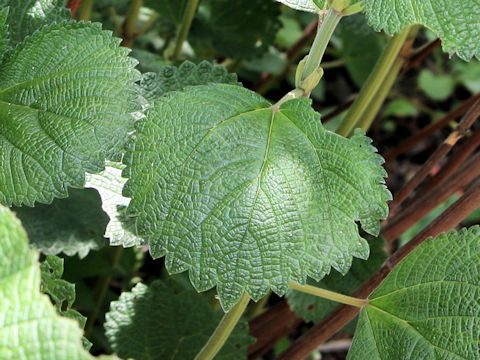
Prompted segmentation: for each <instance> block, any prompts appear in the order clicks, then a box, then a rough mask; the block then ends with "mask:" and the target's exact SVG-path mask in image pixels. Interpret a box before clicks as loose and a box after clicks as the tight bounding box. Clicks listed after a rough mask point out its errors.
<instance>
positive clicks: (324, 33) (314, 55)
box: [302, 9, 343, 80]
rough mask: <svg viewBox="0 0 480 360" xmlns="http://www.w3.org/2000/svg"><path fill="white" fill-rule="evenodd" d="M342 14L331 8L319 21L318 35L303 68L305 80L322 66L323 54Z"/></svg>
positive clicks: (303, 78)
mask: <svg viewBox="0 0 480 360" xmlns="http://www.w3.org/2000/svg"><path fill="white" fill-rule="evenodd" d="M342 16H343V15H342V14H341V13H339V12H338V11H336V10H334V9H330V10H328V12H327V15H326V16H325V19H323V21H321V22H319V24H318V31H317V35H316V36H315V40H314V41H313V45H312V48H311V49H310V52H309V54H308V57H307V62H306V64H305V68H304V69H303V73H302V80H305V79H306V78H307V77H308V76H309V75H311V74H313V72H314V71H316V70H317V68H318V67H319V66H320V63H321V62H322V58H323V55H324V54H325V49H326V48H327V46H328V43H329V42H330V38H331V37H332V35H333V32H334V31H335V29H336V27H337V25H338V23H339V22H340V20H341V19H342Z"/></svg>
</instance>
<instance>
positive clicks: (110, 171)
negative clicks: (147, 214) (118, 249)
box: [85, 161, 145, 247]
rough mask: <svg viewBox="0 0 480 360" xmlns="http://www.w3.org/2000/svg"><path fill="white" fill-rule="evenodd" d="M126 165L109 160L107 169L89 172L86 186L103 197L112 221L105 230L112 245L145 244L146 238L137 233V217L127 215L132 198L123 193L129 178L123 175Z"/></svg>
mask: <svg viewBox="0 0 480 360" xmlns="http://www.w3.org/2000/svg"><path fill="white" fill-rule="evenodd" d="M124 168H125V165H123V164H121V163H114V162H111V161H109V162H107V166H106V167H105V170H104V171H102V172H101V173H99V174H87V182H86V183H85V187H88V188H93V189H95V190H97V191H98V193H99V194H100V197H101V198H102V208H103V210H104V211H105V212H106V213H107V214H108V216H109V218H110V221H109V222H108V225H107V229H106V230H105V237H107V238H109V241H110V245H112V246H118V245H121V246H123V247H131V246H141V245H144V242H145V241H144V240H143V239H142V238H140V237H138V236H137V235H136V230H135V219H133V218H131V217H128V216H127V215H126V209H127V206H128V204H129V203H130V199H129V198H126V197H124V196H123V195H122V190H123V186H124V185H125V182H126V181H127V179H125V178H123V177H122V170H123V169H124Z"/></svg>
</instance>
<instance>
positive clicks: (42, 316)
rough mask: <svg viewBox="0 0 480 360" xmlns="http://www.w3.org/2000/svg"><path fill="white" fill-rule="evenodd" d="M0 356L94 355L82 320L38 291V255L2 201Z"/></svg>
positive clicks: (76, 359)
mask: <svg viewBox="0 0 480 360" xmlns="http://www.w3.org/2000/svg"><path fill="white" fill-rule="evenodd" d="M0 239H1V240H2V241H0V357H1V358H2V359H45V360H47V359H65V360H80V359H82V360H83V359H85V360H87V359H93V358H92V357H91V356H90V355H89V354H88V353H87V352H86V351H84V350H83V347H82V342H81V337H82V331H81V330H80V328H79V327H78V324H77V323H76V322H75V321H74V320H71V319H67V318H64V317H62V316H60V315H58V314H56V312H55V308H54V307H53V306H52V304H51V303H50V300H49V299H48V297H47V296H46V295H44V294H42V293H41V292H40V267H39V264H38V255H37V254H36V253H35V252H34V251H32V250H30V249H29V248H28V240H27V237H26V235H25V232H24V231H23V229H22V227H21V226H20V222H19V221H18V220H17V219H15V217H14V216H13V214H12V213H11V212H10V211H9V210H8V209H7V208H5V207H3V206H0Z"/></svg>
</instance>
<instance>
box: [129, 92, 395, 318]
mask: <svg viewBox="0 0 480 360" xmlns="http://www.w3.org/2000/svg"><path fill="white" fill-rule="evenodd" d="M136 137H137V139H136V141H135V142H134V143H133V145H132V148H131V149H130V150H129V151H128V152H127V154H126V156H125V159H124V160H125V163H126V164H127V168H126V170H125V171H124V174H125V176H126V177H128V178H129V180H128V181H127V183H126V185H125V189H124V195H125V196H128V197H131V198H132V201H131V202H130V205H129V209H128V212H129V214H130V215H131V216H138V218H137V230H138V232H139V234H141V235H145V236H147V237H148V238H149V245H150V252H151V254H152V255H153V256H154V257H160V256H163V255H165V254H166V266H167V269H168V270H169V271H170V272H174V273H175V272H182V271H185V270H190V278H191V280H192V282H193V284H194V286H195V287H196V289H197V290H200V291H202V290H206V289H209V288H211V287H213V286H215V285H217V288H218V293H219V296H220V300H221V303H222V306H223V307H224V309H226V310H228V309H230V308H231V307H232V306H233V305H234V304H235V303H236V302H237V301H238V299H239V298H240V296H241V295H242V293H243V291H244V290H246V291H247V292H248V294H249V295H250V296H251V297H252V298H253V299H259V298H261V297H262V296H264V295H265V294H266V293H267V291H268V290H269V289H273V290H274V291H275V292H277V293H278V294H280V295H283V294H284V293H285V291H286V290H287V288H288V283H289V281H290V280H295V281H297V282H300V283H305V281H306V277H307V275H309V276H311V277H313V278H315V279H318V280H319V279H321V278H322V277H323V276H325V275H326V274H327V273H328V272H329V271H330V268H331V267H332V266H333V267H334V268H335V269H337V270H339V271H340V272H343V273H345V272H346V271H347V270H348V269H349V267H350V264H351V261H352V256H356V257H360V258H367V257H368V251H369V250H368V244H367V242H366V241H365V240H364V239H362V238H361V237H360V236H359V234H358V229H357V225H356V224H355V221H356V220H359V221H360V223H361V224H362V227H363V228H364V229H365V230H366V231H367V232H369V233H372V234H376V233H378V231H379V222H378V219H381V218H384V217H385V216H386V215H387V211H388V208H387V205H386V201H387V200H389V199H390V193H389V192H388V190H386V188H385V186H384V185H383V182H384V180H383V178H384V176H385V171H384V170H383V168H382V167H381V163H382V162H383V160H382V159H381V157H380V156H379V155H377V154H375V149H374V148H373V147H371V146H370V140H369V139H368V138H366V137H365V136H364V135H362V134H360V133H357V134H356V135H355V136H353V137H352V138H351V139H345V138H342V137H340V136H338V135H336V134H333V133H330V132H328V131H326V130H325V129H324V128H323V127H322V125H321V122H320V118H319V115H318V114H317V113H315V112H314V111H313V110H312V109H311V102H310V100H308V99H299V100H294V101H289V102H287V103H285V104H284V105H283V106H282V107H281V108H280V109H279V110H278V111H274V110H273V109H272V107H271V104H270V103H268V102H267V101H266V100H264V99H263V98H262V97H260V96H259V95H257V94H255V93H253V92H251V91H249V90H247V89H244V88H242V87H239V86H233V85H218V84H214V85H213V84H212V85H205V86H196V87H190V88H188V89H187V90H186V91H185V92H183V93H180V92H175V93H170V94H168V95H167V96H165V97H162V98H160V99H159V100H157V101H156V102H155V103H154V105H153V106H152V107H151V108H150V109H149V111H148V112H147V115H146V119H145V120H143V121H141V122H139V123H138V128H137V134H136Z"/></svg>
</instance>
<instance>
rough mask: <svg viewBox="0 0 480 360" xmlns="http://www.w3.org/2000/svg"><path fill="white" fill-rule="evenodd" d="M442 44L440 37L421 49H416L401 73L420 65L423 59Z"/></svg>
mask: <svg viewBox="0 0 480 360" xmlns="http://www.w3.org/2000/svg"><path fill="white" fill-rule="evenodd" d="M441 44H442V42H441V40H440V39H435V40H433V41H432V42H430V43H428V44H426V45H425V46H422V47H421V48H420V49H418V50H416V51H415V52H414V53H412V54H411V56H410V58H409V59H408V61H407V62H406V63H405V65H403V68H402V71H401V74H404V73H406V72H407V71H409V70H410V69H412V68H414V67H417V66H419V65H420V63H421V62H422V60H423V59H425V58H426V57H427V56H428V55H430V54H431V53H432V52H433V51H434V50H435V49H436V48H437V47H439V46H440V45H441Z"/></svg>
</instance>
